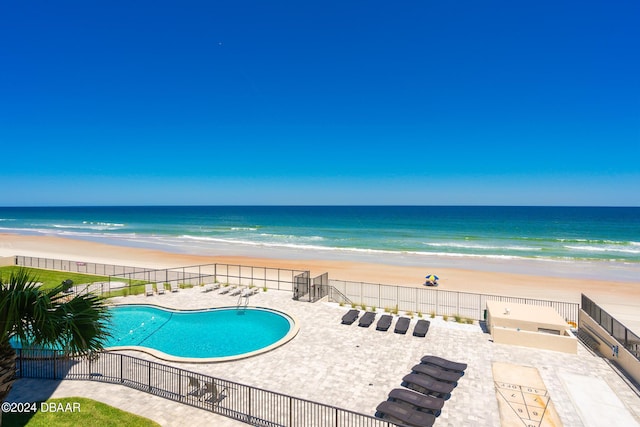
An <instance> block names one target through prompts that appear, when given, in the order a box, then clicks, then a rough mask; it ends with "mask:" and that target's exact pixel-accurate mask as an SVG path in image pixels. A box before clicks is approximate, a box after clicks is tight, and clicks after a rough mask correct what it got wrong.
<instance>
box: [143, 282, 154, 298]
mask: <svg viewBox="0 0 640 427" xmlns="http://www.w3.org/2000/svg"><path fill="white" fill-rule="evenodd" d="M144 295H145V296H149V295H153V283H147V284H146V285H144Z"/></svg>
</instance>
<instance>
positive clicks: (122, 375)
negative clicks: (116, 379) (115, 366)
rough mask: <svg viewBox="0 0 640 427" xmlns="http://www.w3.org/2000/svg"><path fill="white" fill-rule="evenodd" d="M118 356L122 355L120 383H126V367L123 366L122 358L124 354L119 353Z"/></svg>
mask: <svg viewBox="0 0 640 427" xmlns="http://www.w3.org/2000/svg"><path fill="white" fill-rule="evenodd" d="M118 356H120V383H124V372H123V371H124V367H123V360H122V356H123V355H122V354H119V355H118Z"/></svg>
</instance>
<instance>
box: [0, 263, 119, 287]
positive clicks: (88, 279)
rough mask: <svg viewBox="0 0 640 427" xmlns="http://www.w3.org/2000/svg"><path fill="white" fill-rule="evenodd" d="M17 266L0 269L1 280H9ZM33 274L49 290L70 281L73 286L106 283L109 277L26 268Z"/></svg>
mask: <svg viewBox="0 0 640 427" xmlns="http://www.w3.org/2000/svg"><path fill="white" fill-rule="evenodd" d="M18 268H20V267H18V266H14V265H12V266H8V267H0V275H2V279H3V280H9V276H10V275H11V272H12V271H13V270H17V269H18ZM28 270H30V272H32V273H33V274H34V276H35V277H36V280H37V281H38V282H41V283H42V288H43V289H50V288H54V287H56V286H58V285H59V284H60V283H62V281H63V280H67V279H71V280H73V284H74V285H77V284H79V283H92V282H107V281H109V276H94V275H93V274H83V273H72V272H69V271H57V270H43V269H41V268H28Z"/></svg>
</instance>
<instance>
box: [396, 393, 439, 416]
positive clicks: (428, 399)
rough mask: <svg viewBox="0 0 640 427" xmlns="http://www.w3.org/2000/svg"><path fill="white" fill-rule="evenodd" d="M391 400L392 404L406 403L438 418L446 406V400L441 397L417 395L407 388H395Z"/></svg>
mask: <svg viewBox="0 0 640 427" xmlns="http://www.w3.org/2000/svg"><path fill="white" fill-rule="evenodd" d="M389 400H390V401H392V402H406V403H408V404H410V405H413V406H415V407H416V408H418V409H420V410H423V411H430V412H432V413H433V415H435V416H436V417H437V416H438V415H440V410H441V409H442V407H443V406H444V399H443V398H441V397H435V396H428V395H425V394H421V393H416V392H415V391H412V390H407V389H406V388H394V389H393V390H391V392H390V393H389Z"/></svg>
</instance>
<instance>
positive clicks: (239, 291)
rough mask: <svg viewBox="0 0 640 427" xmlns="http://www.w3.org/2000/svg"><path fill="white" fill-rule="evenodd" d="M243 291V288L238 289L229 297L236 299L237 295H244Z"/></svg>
mask: <svg viewBox="0 0 640 427" xmlns="http://www.w3.org/2000/svg"><path fill="white" fill-rule="evenodd" d="M242 290H243V288H236V289H234V290H233V291H232V292H231V293H229V295H231V296H232V297H235V296H237V295H240V294H241V293H242Z"/></svg>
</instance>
